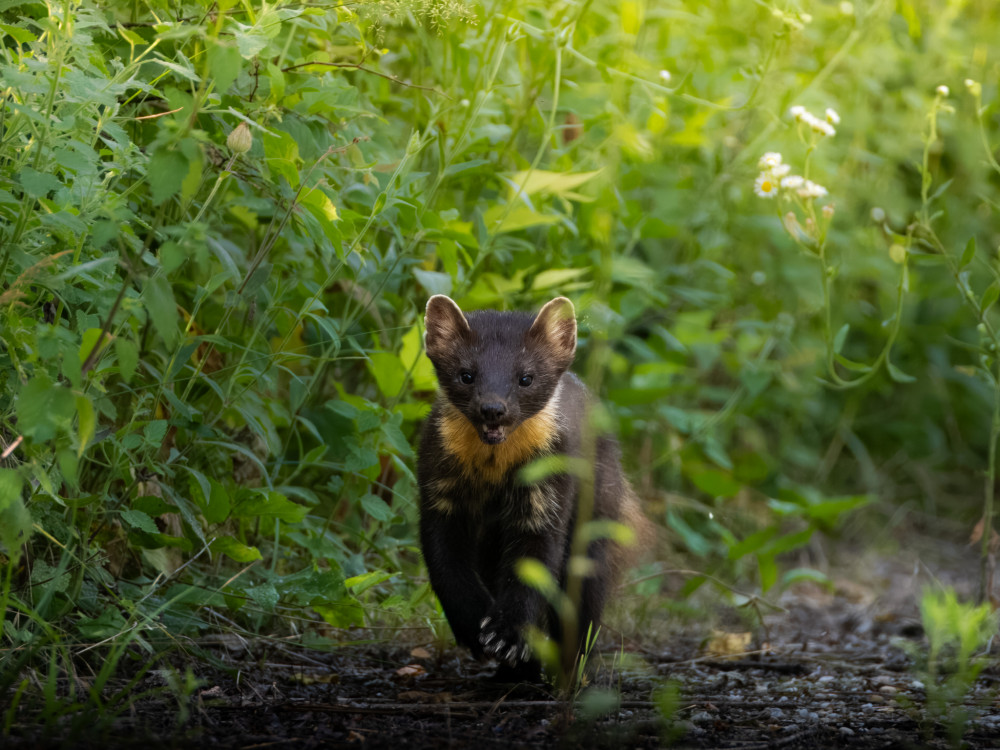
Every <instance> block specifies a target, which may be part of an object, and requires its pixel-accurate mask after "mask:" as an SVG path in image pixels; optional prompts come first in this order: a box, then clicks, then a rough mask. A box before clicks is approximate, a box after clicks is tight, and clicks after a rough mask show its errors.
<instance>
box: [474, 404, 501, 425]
mask: <svg viewBox="0 0 1000 750" xmlns="http://www.w3.org/2000/svg"><path fill="white" fill-rule="evenodd" d="M479 413H480V414H482V415H483V419H485V420H486V421H487V422H499V421H500V420H501V419H503V415H504V414H506V413H507V406H506V404H504V402H503V401H486V402H485V403H483V405H482V406H480V407H479Z"/></svg>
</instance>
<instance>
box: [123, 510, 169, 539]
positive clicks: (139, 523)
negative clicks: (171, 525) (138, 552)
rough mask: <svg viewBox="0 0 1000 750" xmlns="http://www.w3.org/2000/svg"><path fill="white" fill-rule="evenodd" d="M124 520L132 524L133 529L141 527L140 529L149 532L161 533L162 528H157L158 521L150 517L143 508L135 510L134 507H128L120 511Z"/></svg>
mask: <svg viewBox="0 0 1000 750" xmlns="http://www.w3.org/2000/svg"><path fill="white" fill-rule="evenodd" d="M120 515H121V517H122V520H123V521H124V522H125V523H127V524H128V525H129V526H131V527H132V528H133V529H139V531H145V532H146V533H147V534H159V533H160V530H159V529H158V528H156V522H155V521H154V520H153V519H152V518H150V517H149V515H147V514H146V513H143V512H142V511H141V510H135V509H133V508H126V509H124V510H122V511H121V512H120Z"/></svg>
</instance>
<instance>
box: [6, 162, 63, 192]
mask: <svg viewBox="0 0 1000 750" xmlns="http://www.w3.org/2000/svg"><path fill="white" fill-rule="evenodd" d="M17 179H18V182H20V183H21V187H23V188H24V192H26V193H27V194H28V195H30V196H31V197H32V198H44V197H45V196H47V195H48V194H49V193H51V192H53V191H55V190H58V189H59V188H61V187H62V186H63V184H62V183H61V182H60V181H59V180H58V179H57V178H56V177H53V176H52V175H50V174H42V173H41V172H39V171H38V170H36V169H32V168H31V167H22V168H21V171H20V172H19V173H18V175H17Z"/></svg>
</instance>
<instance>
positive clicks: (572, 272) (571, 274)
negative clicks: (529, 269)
mask: <svg viewBox="0 0 1000 750" xmlns="http://www.w3.org/2000/svg"><path fill="white" fill-rule="evenodd" d="M589 272H590V269H589V268H550V269H548V270H546V271H542V272H541V273H540V274H538V275H537V276H536V277H535V279H534V281H532V282H531V289H532V291H536V292H537V291H539V290H541V289H550V288H552V287H554V286H560V287H561V286H563V285H564V284H566V283H567V282H570V281H572V280H573V279H578V278H579V277H581V276H583V275H584V274H586V273H589Z"/></svg>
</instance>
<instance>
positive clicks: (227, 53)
mask: <svg viewBox="0 0 1000 750" xmlns="http://www.w3.org/2000/svg"><path fill="white" fill-rule="evenodd" d="M242 67H243V58H242V57H241V56H240V51H239V50H238V49H236V48H235V47H230V46H228V45H225V44H222V43H221V42H220V41H219V40H218V39H213V40H211V44H210V46H209V48H208V69H209V71H210V72H211V74H212V76H211V78H212V79H213V80H214V81H215V92H216V93H217V94H219V96H222V95H223V94H225V93H226V92H228V91H229V87H230V86H232V85H233V81H235V80H236V77H237V76H238V75H239V74H240V68H242Z"/></svg>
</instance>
